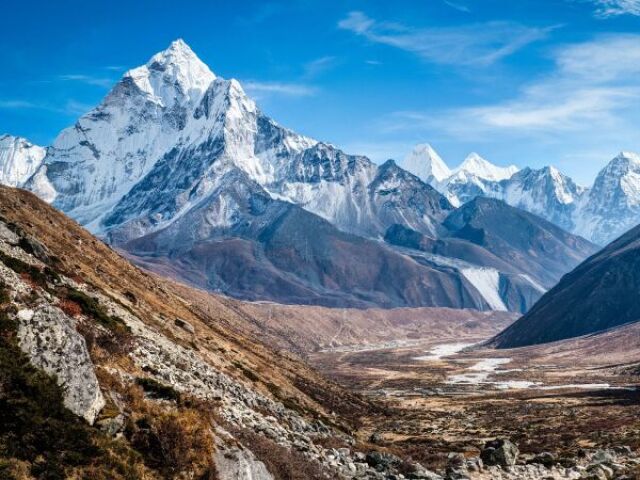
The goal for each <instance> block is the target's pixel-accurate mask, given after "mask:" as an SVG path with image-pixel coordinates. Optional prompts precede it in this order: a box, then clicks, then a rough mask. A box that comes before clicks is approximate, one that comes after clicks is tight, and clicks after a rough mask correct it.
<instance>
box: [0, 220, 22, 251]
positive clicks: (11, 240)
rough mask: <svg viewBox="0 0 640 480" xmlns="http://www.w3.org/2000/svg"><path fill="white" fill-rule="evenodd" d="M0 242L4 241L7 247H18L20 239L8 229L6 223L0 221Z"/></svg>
mask: <svg viewBox="0 0 640 480" xmlns="http://www.w3.org/2000/svg"><path fill="white" fill-rule="evenodd" d="M0 240H4V241H5V242H7V243H8V244H9V245H18V242H19V241H20V237H18V235H16V233H15V232H13V231H12V230H11V229H9V227H7V224H6V223H4V222H2V221H0Z"/></svg>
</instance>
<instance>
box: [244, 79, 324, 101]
mask: <svg viewBox="0 0 640 480" xmlns="http://www.w3.org/2000/svg"><path fill="white" fill-rule="evenodd" d="M242 85H243V87H244V89H245V90H246V91H247V92H249V93H251V94H252V95H255V96H261V95H265V94H269V95H284V96H287V97H309V96H312V95H315V94H316V93H317V88H316V87H313V86H311V85H306V84H302V83H286V82H259V81H255V80H249V81H246V82H243V84H242Z"/></svg>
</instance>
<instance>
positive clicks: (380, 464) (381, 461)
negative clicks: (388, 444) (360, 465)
mask: <svg viewBox="0 0 640 480" xmlns="http://www.w3.org/2000/svg"><path fill="white" fill-rule="evenodd" d="M366 461H367V463H368V464H369V466H370V467H373V468H375V469H376V470H386V469H388V468H389V467H390V466H392V465H399V464H400V462H401V461H400V459H399V458H398V457H396V456H395V455H391V454H390V453H383V452H376V451H372V452H368V453H367V458H366Z"/></svg>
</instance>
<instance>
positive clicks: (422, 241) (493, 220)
mask: <svg viewBox="0 0 640 480" xmlns="http://www.w3.org/2000/svg"><path fill="white" fill-rule="evenodd" d="M385 241H386V242H387V243H389V244H391V245H395V246H397V247H403V248H404V249H408V252H407V253H409V254H410V250H417V251H420V252H425V253H424V256H423V258H422V260H423V261H424V260H425V256H426V261H428V262H430V263H434V264H438V263H447V264H450V265H451V266H452V267H455V268H457V270H458V271H459V272H461V274H462V275H463V276H466V277H467V278H468V279H470V280H471V281H472V282H474V284H475V285H476V287H477V288H478V289H479V290H481V291H482V290H483V289H488V288H489V285H488V284H489V283H490V282H492V289H493V290H495V291H496V292H497V294H498V296H499V297H500V300H501V301H502V303H503V304H504V306H505V307H506V308H507V309H509V310H511V311H519V312H526V311H527V310H528V309H529V308H530V307H531V306H532V305H533V304H534V303H535V301H536V300H538V298H540V296H541V295H542V294H543V293H544V291H545V289H547V288H550V287H551V286H553V285H554V284H555V283H556V282H557V280H558V279H559V278H560V276H561V275H562V273H563V272H564V271H567V270H569V269H571V268H573V267H575V266H576V265H577V264H578V263H579V261H580V260H581V259H582V258H585V257H586V256H587V255H589V254H591V253H593V252H594V251H595V246H594V245H592V244H590V243H589V242H587V241H586V240H584V239H581V238H579V237H576V236H574V235H571V234H569V233H567V232H565V231H563V230H562V229H560V228H558V227H556V226H554V225H552V224H551V223H549V222H547V221H545V220H543V219H541V218H539V217H536V216H535V215H532V214H529V213H527V212H524V211H522V210H518V209H516V208H513V207H510V206H509V205H507V204H506V203H504V202H502V201H499V200H495V199H489V198H482V197H478V198H476V199H475V200H472V201H471V202H469V203H468V204H466V205H463V206H462V207H460V208H459V209H457V210H455V211H454V212H453V213H451V214H450V215H449V216H448V217H447V218H446V219H445V221H444V222H443V226H442V232H441V236H440V238H438V239H433V238H430V237H428V236H426V235H423V234H421V233H419V232H416V231H415V230H411V229H408V228H406V227H403V226H401V225H393V226H392V227H390V228H389V229H388V230H387V233H386V235H385ZM409 249H410V250H409ZM414 256H416V255H415V254H414ZM416 259H417V260H418V261H420V260H421V258H420V257H417V256H416ZM492 277H493V278H492ZM494 308H495V307H494Z"/></svg>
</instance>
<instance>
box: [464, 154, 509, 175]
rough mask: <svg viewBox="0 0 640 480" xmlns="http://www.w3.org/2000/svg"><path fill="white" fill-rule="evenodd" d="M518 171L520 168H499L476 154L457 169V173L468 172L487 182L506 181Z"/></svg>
mask: <svg viewBox="0 0 640 480" xmlns="http://www.w3.org/2000/svg"><path fill="white" fill-rule="evenodd" d="M517 171H518V167H516V166H515V165H510V166H508V167H498V166H497V165H494V164H493V163H491V162H489V161H488V160H485V159H484V158H482V157H481V156H480V155H479V154H477V153H476V152H472V153H470V154H469V155H468V156H467V158H465V160H464V162H462V164H461V165H460V166H459V167H458V168H457V169H456V172H466V173H470V174H472V175H475V176H477V177H480V178H483V179H485V180H496V181H499V180H506V179H508V178H511V176H512V175H513V174H514V173H516V172H517Z"/></svg>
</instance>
